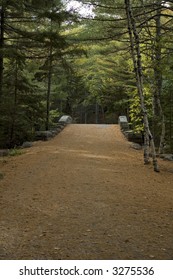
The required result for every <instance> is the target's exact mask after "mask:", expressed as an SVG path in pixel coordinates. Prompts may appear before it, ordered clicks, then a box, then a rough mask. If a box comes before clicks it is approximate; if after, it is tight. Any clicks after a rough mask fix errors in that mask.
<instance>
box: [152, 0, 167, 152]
mask: <svg viewBox="0 0 173 280" xmlns="http://www.w3.org/2000/svg"><path fill="white" fill-rule="evenodd" d="M161 2H162V1H159V3H158V5H159V7H158V9H157V17H156V38H155V50H154V51H155V55H154V61H153V63H154V79H155V82H154V84H155V86H154V96H153V111H154V120H155V121H156V123H155V121H154V127H156V129H158V130H159V128H158V126H157V123H158V117H160V118H161V123H162V125H161V136H160V144H159V154H161V153H163V150H164V144H165V116H164V112H163V110H162V105H161V101H160V98H161V92H162V81H163V77H162V66H161V59H162V46H161V9H162V7H161Z"/></svg>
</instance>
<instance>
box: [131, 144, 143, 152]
mask: <svg viewBox="0 0 173 280" xmlns="http://www.w3.org/2000/svg"><path fill="white" fill-rule="evenodd" d="M130 147H131V148H132V149H135V150H142V146H141V145H140V144H137V143H132V144H131V146H130Z"/></svg>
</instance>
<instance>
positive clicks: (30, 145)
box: [21, 142, 33, 149]
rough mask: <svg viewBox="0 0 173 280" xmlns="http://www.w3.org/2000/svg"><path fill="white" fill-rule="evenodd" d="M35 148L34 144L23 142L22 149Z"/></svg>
mask: <svg viewBox="0 0 173 280" xmlns="http://www.w3.org/2000/svg"><path fill="white" fill-rule="evenodd" d="M32 146H33V143H32V142H23V144H22V147H21V148H23V149H25V148H31V147H32Z"/></svg>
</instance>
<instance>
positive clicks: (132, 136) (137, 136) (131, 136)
mask: <svg viewBox="0 0 173 280" xmlns="http://www.w3.org/2000/svg"><path fill="white" fill-rule="evenodd" d="M124 135H125V137H126V138H127V140H128V141H130V142H134V143H137V144H143V139H142V134H141V133H134V132H133V130H127V131H124Z"/></svg>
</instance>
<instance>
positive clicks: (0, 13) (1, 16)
mask: <svg viewBox="0 0 173 280" xmlns="http://www.w3.org/2000/svg"><path fill="white" fill-rule="evenodd" d="M4 23H5V11H4V8H3V6H2V7H0V102H1V97H2V85H3V71H4V59H3V57H4V56H3V50H4Z"/></svg>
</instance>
